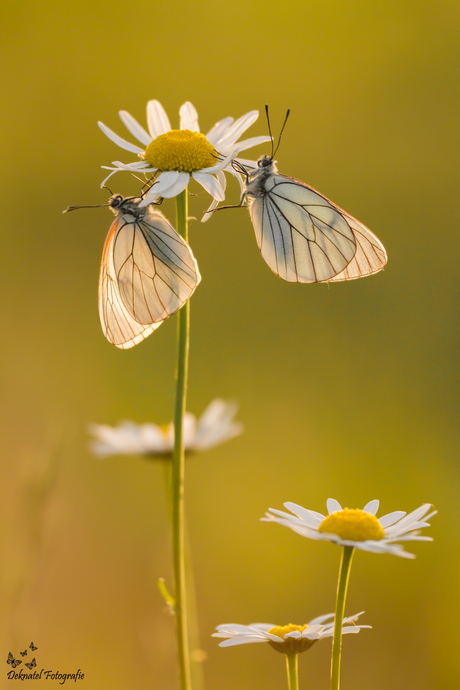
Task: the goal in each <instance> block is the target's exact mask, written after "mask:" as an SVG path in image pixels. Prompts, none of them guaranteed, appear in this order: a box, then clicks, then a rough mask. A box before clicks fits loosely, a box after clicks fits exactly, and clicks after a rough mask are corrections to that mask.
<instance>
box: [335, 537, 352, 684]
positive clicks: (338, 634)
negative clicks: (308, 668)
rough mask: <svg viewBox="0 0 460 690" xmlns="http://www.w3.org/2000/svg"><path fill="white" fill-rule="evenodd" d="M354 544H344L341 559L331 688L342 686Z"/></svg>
mask: <svg viewBox="0 0 460 690" xmlns="http://www.w3.org/2000/svg"><path fill="white" fill-rule="evenodd" d="M354 551H355V549H354V547H353V546H344V547H343V551H342V558H341V559H340V570H339V581H338V583H337V601H336V605H335V624H334V637H333V640H332V663H331V690H339V688H340V658H341V654H342V621H343V618H344V612H345V600H346V598H347V588H348V580H349V578H350V569H351V562H352V560H353V554H354Z"/></svg>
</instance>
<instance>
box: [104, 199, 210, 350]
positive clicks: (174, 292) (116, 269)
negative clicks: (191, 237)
mask: <svg viewBox="0 0 460 690" xmlns="http://www.w3.org/2000/svg"><path fill="white" fill-rule="evenodd" d="M140 202H141V199H140V198H134V197H128V198H124V197H122V196H120V195H114V196H112V197H111V199H110V201H109V207H110V208H111V209H112V211H113V212H114V213H115V216H116V217H115V220H114V221H113V223H112V225H111V226H110V229H109V233H108V235H107V238H106V240H105V244H104V249H103V253H102V262H101V270H100V277H99V316H100V321H101V326H102V330H103V332H104V335H105V337H106V338H107V339H108V340H109V341H110V342H111V343H113V344H114V345H116V346H117V347H119V348H122V349H127V348H130V347H133V346H134V345H136V344H137V343H139V342H141V341H142V340H143V339H145V338H146V337H147V336H148V335H150V333H152V332H153V331H154V330H155V329H156V328H158V327H159V326H160V325H161V323H162V322H163V321H164V320H165V319H166V318H167V317H168V316H171V314H174V313H175V312H176V311H178V310H179V309H180V308H181V307H182V306H183V304H184V303H185V302H186V301H187V300H188V299H189V298H190V297H191V295H192V294H193V292H194V291H195V288H196V287H197V285H198V283H199V282H200V280H201V276H200V273H199V270H198V265H197V263H196V260H195V257H194V256H193V253H192V250H191V249H190V247H189V245H188V244H187V242H186V241H185V240H184V239H183V238H182V237H181V236H180V235H179V233H178V232H176V230H175V229H174V228H173V226H172V225H171V224H170V223H169V222H168V221H167V219H166V218H165V217H164V216H163V214H161V213H160V212H159V211H158V210H156V209H153V208H152V206H146V207H140V206H139V204H140Z"/></svg>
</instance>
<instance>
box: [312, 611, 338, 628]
mask: <svg viewBox="0 0 460 690" xmlns="http://www.w3.org/2000/svg"><path fill="white" fill-rule="evenodd" d="M334 616H335V614H334V613H326V614H325V615H324V616H317V617H316V618H313V620H311V621H310V622H309V624H308V625H309V626H310V625H317V624H319V625H321V624H323V623H324V622H325V621H327V619H328V618H334ZM328 625H334V623H328Z"/></svg>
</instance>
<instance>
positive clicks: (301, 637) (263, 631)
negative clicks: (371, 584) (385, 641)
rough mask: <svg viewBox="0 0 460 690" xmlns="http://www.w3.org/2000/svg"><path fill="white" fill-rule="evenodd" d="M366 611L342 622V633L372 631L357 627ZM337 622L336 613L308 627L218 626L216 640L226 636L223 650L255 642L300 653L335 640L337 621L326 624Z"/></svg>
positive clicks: (255, 624) (313, 622) (313, 621)
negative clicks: (321, 643) (317, 644)
mask: <svg viewBox="0 0 460 690" xmlns="http://www.w3.org/2000/svg"><path fill="white" fill-rule="evenodd" d="M363 613H364V611H361V613H357V614H356V615H354V616H350V617H349V618H344V619H343V621H342V625H343V626H345V627H342V633H343V634H344V635H345V634H347V633H358V632H359V631H360V630H361V629H362V628H370V627H371V626H370V625H355V624H354V621H355V620H356V619H357V618H358V617H359V616H361V615H362V614H363ZM330 618H332V619H334V614H333V613H327V614H326V615H324V616H318V617H317V618H313V620H311V621H310V622H309V623H307V624H306V625H293V624H292V623H290V624H289V625H272V624H271V623H251V625H239V624H235V623H227V624H226V625H218V626H217V627H216V630H217V632H215V633H213V635H212V637H224V638H226V639H225V640H224V642H220V643H219V647H234V646H235V645H239V644H250V643H251V642H254V643H259V642H268V643H269V644H270V646H271V647H273V649H276V651H277V652H282V653H284V654H300V652H305V651H307V649H310V647H311V646H312V645H313V644H314V643H315V642H317V641H318V640H322V639H323V638H325V637H332V635H333V632H334V620H332V621H330V622H329V623H326V621H327V620H328V619H330ZM347 623H350V624H351V625H347Z"/></svg>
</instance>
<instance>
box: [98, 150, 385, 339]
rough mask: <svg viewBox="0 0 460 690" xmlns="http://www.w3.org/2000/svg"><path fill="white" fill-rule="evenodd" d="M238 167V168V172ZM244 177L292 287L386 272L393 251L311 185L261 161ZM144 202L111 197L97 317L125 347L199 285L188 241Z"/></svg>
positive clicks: (263, 244) (270, 251) (272, 256)
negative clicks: (111, 218) (144, 204)
mask: <svg viewBox="0 0 460 690" xmlns="http://www.w3.org/2000/svg"><path fill="white" fill-rule="evenodd" d="M237 166H238V167H237ZM234 167H235V170H237V171H238V172H240V173H241V174H242V175H244V177H245V183H244V187H243V193H242V196H241V201H240V204H239V205H240V206H243V205H244V204H245V202H247V203H248V206H249V212H250V216H251V220H252V223H253V226H254V230H255V234H256V240H257V244H258V245H259V249H260V252H261V254H262V257H263V258H264V260H265V261H266V263H267V264H268V266H269V267H270V268H271V270H272V271H273V272H274V273H276V275H278V276H280V278H283V279H284V280H287V281H289V282H294V283H327V282H334V281H343V280H354V279H355V278H361V277H364V276H369V275H372V274H374V273H377V272H378V271H381V270H382V268H383V267H384V266H385V264H386V262H387V253H386V251H385V248H384V246H383V245H382V243H381V242H380V240H379V239H377V237H376V236H375V235H374V234H373V233H372V232H371V231H370V230H368V228H366V227H365V226H364V225H363V224H362V223H360V222H359V221H358V220H356V218H353V216H350V215H349V214H348V213H346V212H345V211H343V210H342V209H341V208H339V207H338V206H336V205H335V204H334V203H332V202H331V201H329V199H327V198H326V197H325V196H323V195H322V194H320V193H319V192H317V191H315V190H314V189H313V188H312V187H310V186H309V185H307V184H305V183H304V182H300V181H299V180H295V179H293V178H292V177H287V176H285V175H280V174H279V173H278V170H277V168H276V165H275V162H274V160H273V154H272V156H262V157H261V158H260V159H259V160H258V161H257V168H256V169H254V170H252V171H250V172H248V171H247V170H246V169H245V168H244V167H243V166H241V165H240V164H236V162H235V163H234ZM140 201H141V199H136V198H134V197H129V198H123V197H122V196H119V195H115V196H112V197H111V199H110V201H109V206H110V207H111V209H112V210H113V211H114V213H115V214H116V218H115V220H114V221H113V223H112V225H111V227H110V229H109V233H108V235H107V238H106V240H105V244H104V250H103V254H102V263H101V271H100V278H99V316H100V320H101V325H102V330H103V332H104V335H105V337H106V338H107V340H109V341H110V342H111V343H113V344H114V345H116V346H117V347H119V348H122V349H127V348H130V347H133V346H134V345H136V344H137V343H139V342H141V341H142V340H143V339H144V338H146V337H147V336H148V335H150V333H152V332H153V331H154V330H155V329H156V328H158V327H159V326H160V325H161V323H162V322H163V321H164V320H165V319H166V318H167V317H168V316H171V315H172V314H174V313H175V312H176V311H178V310H179V309H180V308H181V307H182V306H183V305H184V303H185V302H186V301H187V300H188V299H189V298H190V297H191V296H192V294H193V292H194V291H195V289H196V287H197V285H198V284H199V282H200V280H201V276H200V273H199V270H198V265H197V263H196V260H195V258H194V256H193V253H192V250H191V249H190V247H189V245H188V244H187V242H186V241H185V240H184V239H183V238H182V237H181V236H180V235H179V233H177V232H176V230H175V229H174V228H173V227H172V225H171V224H170V223H169V222H168V220H167V219H166V218H165V217H164V216H163V214H161V213H160V212H159V211H158V210H154V209H153V207H152V206H148V207H146V208H140V207H139V203H140Z"/></svg>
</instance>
